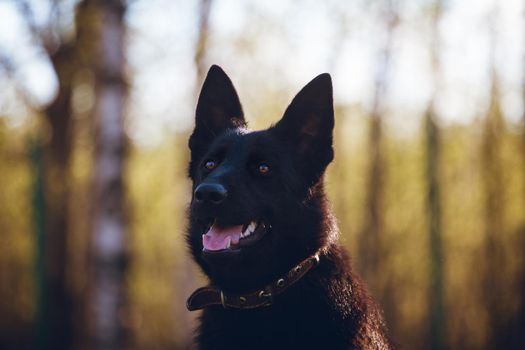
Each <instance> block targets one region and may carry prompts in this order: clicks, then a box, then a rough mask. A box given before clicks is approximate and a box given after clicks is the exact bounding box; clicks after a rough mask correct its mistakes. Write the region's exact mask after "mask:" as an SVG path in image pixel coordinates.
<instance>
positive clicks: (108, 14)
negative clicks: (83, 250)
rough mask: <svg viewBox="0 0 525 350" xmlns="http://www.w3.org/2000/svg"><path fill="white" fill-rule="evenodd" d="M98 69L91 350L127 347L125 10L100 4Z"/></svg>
mask: <svg viewBox="0 0 525 350" xmlns="http://www.w3.org/2000/svg"><path fill="white" fill-rule="evenodd" d="M98 4H99V6H100V8H99V10H100V17H101V22H100V32H99V34H100V37H99V43H100V47H99V59H100V61H99V64H98V66H97V68H96V100H95V133H96V134H95V146H96V150H95V170H94V184H93V187H94V188H93V228H92V229H93V232H92V247H91V249H92V252H91V260H92V265H91V281H90V282H91V291H90V298H91V300H90V310H89V312H90V316H91V327H90V328H91V341H92V346H91V348H93V349H121V348H124V347H125V345H126V344H125V340H124V339H125V337H124V323H123V321H124V311H125V309H124V307H125V289H124V283H125V273H126V270H127V269H126V266H127V246H126V241H127V239H128V237H127V232H126V217H125V213H124V210H125V206H124V193H123V182H124V156H125V148H126V147H125V146H126V138H125V133H124V103H125V96H126V83H125V80H124V74H123V68H124V63H125V62H124V36H125V27H124V23H123V15H124V10H125V8H124V5H123V2H121V1H118V0H111V1H109V0H108V1H99V2H98Z"/></svg>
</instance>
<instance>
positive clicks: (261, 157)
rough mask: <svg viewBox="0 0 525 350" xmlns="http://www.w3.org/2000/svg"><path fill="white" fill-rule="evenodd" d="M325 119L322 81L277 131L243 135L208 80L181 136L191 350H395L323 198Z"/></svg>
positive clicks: (233, 110) (221, 78)
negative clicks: (192, 275) (192, 266)
mask: <svg viewBox="0 0 525 350" xmlns="http://www.w3.org/2000/svg"><path fill="white" fill-rule="evenodd" d="M333 114H334V112H333V101H332V83H331V78H330V76H329V75H328V74H321V75H319V76H318V77H317V78H315V79H314V80H312V81H311V82H310V83H309V84H308V85H306V86H305V87H304V88H303V89H302V90H301V91H300V92H299V93H298V94H297V96H296V97H295V98H294V99H293V101H292V103H291V104H290V106H288V108H287V109H286V112H285V113H284V116H283V118H282V119H281V120H280V121H279V122H278V123H277V124H276V125H274V126H272V127H270V128H269V129H266V130H262V131H248V130H247V128H246V122H245V120H244V117H243V112H242V108H241V104H240V102H239V98H238V96H237V93H236V92H235V89H234V87H233V85H232V82H231V81H230V79H229V78H228V76H227V75H226V74H225V73H224V71H223V70H222V69H221V68H219V67H217V66H212V67H211V69H210V71H209V72H208V75H207V77H206V80H205V82H204V85H203V87H202V91H201V94H200V97H199V101H198V105H197V112H196V125H195V130H194V131H193V134H192V135H191V137H190V140H189V147H190V149H191V162H190V165H189V175H190V177H191V179H192V180H193V199H192V202H191V207H190V227H189V234H188V243H189V246H190V249H191V252H192V254H193V256H194V258H195V260H196V261H197V263H198V264H199V265H200V267H201V268H202V270H203V271H204V272H205V273H206V275H207V276H208V277H209V279H210V281H211V285H210V286H208V287H204V288H200V289H198V290H197V291H195V292H194V293H193V294H192V296H191V297H190V298H189V299H188V305H187V306H188V308H189V309H190V310H196V309H204V311H203V314H202V317H201V325H200V328H199V330H198V334H197V341H198V343H199V347H200V349H228V350H232V349H243V350H248V349H391V348H393V346H392V344H391V342H390V341H389V339H388V337H387V335H386V329H385V326H384V323H383V320H382V317H381V312H380V311H379V310H378V308H377V307H376V305H375V304H374V302H373V301H372V300H371V298H370V297H369V296H368V294H367V292H366V291H365V288H364V287H363V284H362V283H361V281H360V279H359V278H358V277H357V276H356V275H355V274H354V273H353V272H352V269H351V267H350V263H349V259H348V256H347V254H346V252H345V251H344V250H343V248H342V247H341V246H340V245H339V244H338V242H337V236H338V229H337V227H336V224H335V220H334V218H333V216H332V214H331V212H330V209H329V207H328V204H327V200H326V196H325V193H324V190H323V174H324V171H325V169H326V167H327V165H328V164H329V163H330V162H331V161H332V159H333V156H334V153H333V149H332V129H333V127H334V115H333Z"/></svg>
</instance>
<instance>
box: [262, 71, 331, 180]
mask: <svg viewBox="0 0 525 350" xmlns="http://www.w3.org/2000/svg"><path fill="white" fill-rule="evenodd" d="M333 128H334V107H333V96H332V79H331V77H330V74H328V73H324V74H321V75H319V76H317V77H316V78H314V79H313V80H312V81H311V82H309V83H308V84H307V85H306V86H305V87H304V88H303V89H302V90H301V91H300V92H299V93H298V94H297V95H296V96H295V98H294V99H293V100H292V102H291V103H290V105H289V106H288V108H287V109H286V112H285V113H284V116H283V117H282V119H281V120H280V121H279V122H278V123H277V124H276V125H275V126H274V127H273V128H272V129H273V130H274V132H275V133H276V135H277V136H278V137H279V138H280V139H281V140H284V141H286V142H289V145H290V147H292V148H293V149H294V150H295V151H296V152H297V155H298V156H299V159H300V162H301V165H300V167H301V169H300V171H301V172H302V173H303V174H304V175H309V176H308V177H309V185H311V184H313V183H315V182H317V181H318V180H319V178H320V177H321V175H322V174H323V172H324V170H325V169H326V166H327V165H328V164H329V163H330V162H331V161H332V159H333V158H334V151H333V148H332V141H333V137H332V131H333Z"/></svg>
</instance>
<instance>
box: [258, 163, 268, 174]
mask: <svg viewBox="0 0 525 350" xmlns="http://www.w3.org/2000/svg"><path fill="white" fill-rule="evenodd" d="M257 171H258V172H259V174H268V173H269V172H270V166H269V165H268V164H266V163H261V164H259V166H258V167H257Z"/></svg>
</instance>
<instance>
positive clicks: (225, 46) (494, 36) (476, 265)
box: [0, 0, 525, 349]
mask: <svg viewBox="0 0 525 350" xmlns="http://www.w3.org/2000/svg"><path fill="white" fill-rule="evenodd" d="M524 48H525V6H524V4H523V2H522V1H521V0H505V1H498V0H419V1H416V0H412V1H409V0H374V1H365V0H353V1H343V0H340V1H336V0H327V1H314V0H304V1H299V0H282V1H256V0H247V1H234V0H200V1H197V0H195V1H182V0H129V1H124V0H122V1H117V0H108V1H102V0H62V1H60V0H19V1H15V0H2V1H0V91H1V93H0V249H1V253H0V348H1V349H33V348H34V349H94V348H104V349H109V348H132V349H184V348H192V345H191V329H192V327H193V325H194V319H195V315H194V314H189V312H187V311H186V308H185V300H186V297H187V296H188V295H189V294H190V293H191V291H192V290H193V289H194V288H196V287H198V286H200V285H202V283H205V281H204V280H203V277H202V276H201V275H200V274H199V272H198V271H197V269H196V268H195V266H194V265H193V263H192V262H191V261H190V260H189V258H188V255H187V254H186V251H185V245H184V240H183V235H184V229H185V207H186V204H187V203H188V201H189V198H190V194H189V190H190V185H189V183H188V181H187V179H186V162H187V160H188V150H187V147H186V143H187V137H188V135H189V132H190V130H191V127H192V124H193V115H194V114H193V113H194V107H195V102H196V95H197V92H198V90H199V89H200V84H201V83H202V80H203V77H204V75H205V73H206V71H207V69H208V67H209V66H210V65H211V64H214V63H215V64H219V65H221V66H222V67H223V68H224V69H225V70H226V72H227V73H228V74H229V75H230V76H231V78H232V80H233V82H234V84H235V85H236V87H237V89H238V91H239V94H240V97H241V101H242V102H243V104H244V108H245V112H246V115H247V118H248V120H249V122H250V124H251V126H252V127H254V128H261V127H266V126H268V125H269V124H270V123H272V122H275V121H277V120H278V119H279V118H280V117H281V115H282V113H283V111H284V109H285V107H286V105H287V103H288V102H289V101H290V100H291V98H292V97H293V95H294V94H295V93H296V92H297V91H299V89H300V88H301V87H302V86H303V85H304V84H305V83H307V82H308V81H309V80H310V79H312V78H313V77H314V76H316V75H317V74H319V73H321V72H324V71H329V72H330V73H332V76H333V80H334V89H335V104H336V130H335V133H336V134H335V143H336V159H335V162H334V163H333V164H332V165H331V166H330V168H329V171H328V175H327V187H328V191H329V196H330V199H331V201H332V205H333V208H334V210H335V212H336V215H337V217H338V220H339V224H340V226H341V231H342V235H341V240H342V242H343V243H344V244H345V246H346V247H348V249H349V250H350V251H351V253H352V255H353V261H354V264H355V266H356V268H357V269H358V271H360V273H361V274H362V275H363V276H364V277H365V279H366V280H367V282H368V284H369V287H370V289H371V291H372V293H373V294H374V296H375V297H376V298H377V299H378V301H379V302H380V303H381V304H382V306H383V308H384V311H385V316H386V319H387V323H388V325H389V327H390V329H391V333H392V336H393V338H394V339H395V340H396V341H397V342H398V343H399V344H401V345H402V346H403V348H404V349H524V348H525V298H524V296H525V261H524V260H525V258H524V257H525V109H524V103H525V50H524Z"/></svg>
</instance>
